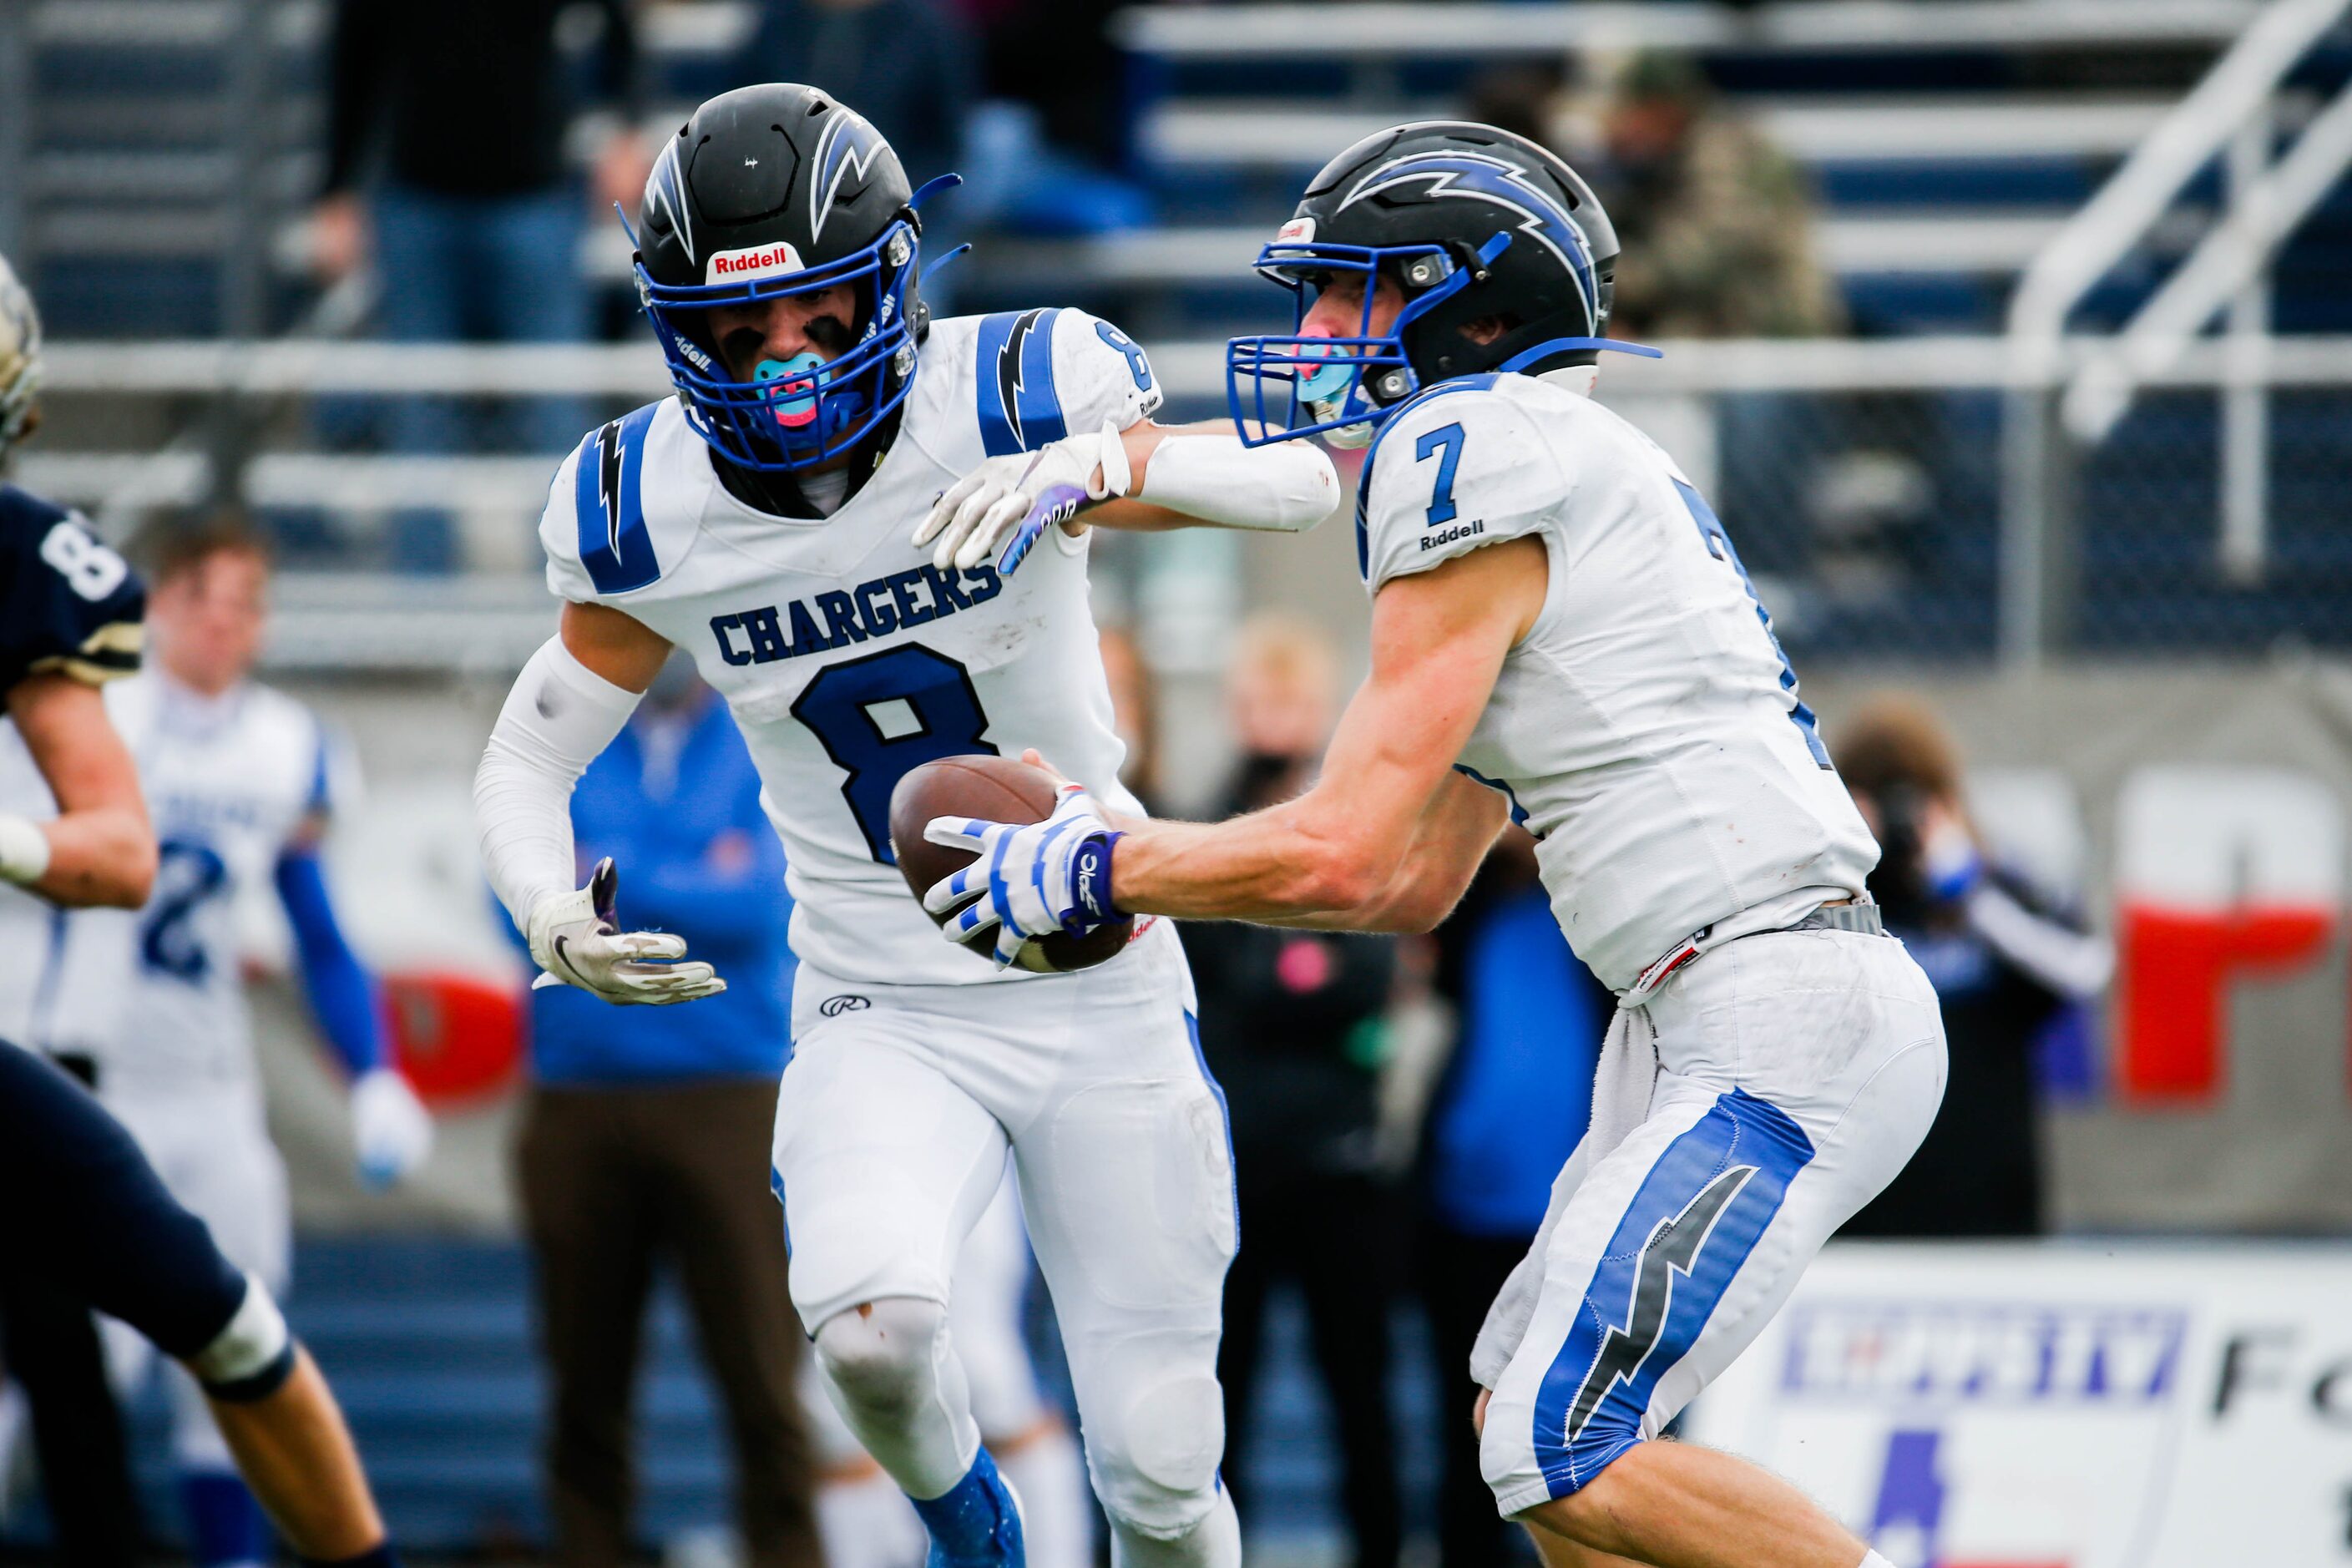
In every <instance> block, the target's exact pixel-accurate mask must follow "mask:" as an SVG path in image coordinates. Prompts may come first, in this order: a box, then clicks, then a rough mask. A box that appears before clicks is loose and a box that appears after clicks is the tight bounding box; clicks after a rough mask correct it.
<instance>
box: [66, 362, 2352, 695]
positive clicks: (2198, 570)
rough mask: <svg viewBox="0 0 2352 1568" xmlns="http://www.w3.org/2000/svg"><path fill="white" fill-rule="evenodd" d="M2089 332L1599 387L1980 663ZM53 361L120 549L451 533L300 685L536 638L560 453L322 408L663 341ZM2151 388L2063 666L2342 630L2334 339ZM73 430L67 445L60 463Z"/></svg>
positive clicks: (1796, 627)
mask: <svg viewBox="0 0 2352 1568" xmlns="http://www.w3.org/2000/svg"><path fill="white" fill-rule="evenodd" d="M2105 347H2106V340H2105V339H2099V338H2068V339H2064V340H2062V341H2061V342H2060V343H2059V345H2058V350H2057V353H2056V355H2055V357H2054V358H2053V360H2051V361H2050V362H2049V363H2044V364H2042V365H2040V366H2030V365H2025V364H2023V363H2021V361H2020V360H2019V359H2018V358H2017V357H2016V356H2015V355H2014V354H2013V353H2011V349H2010V346H2009V345H2008V344H2007V343H2005V342H2003V341H2002V340H2001V339H1999V338H1990V337H1958V338H1924V339H1902V340H1877V341H1843V340H1819V341H1744V342H1681V343H1670V344H1668V345H1667V354H1666V357H1665V358H1664V360H1662V361H1659V362H1655V363H1650V362H1638V363H1633V362H1629V363H1623V364H1619V363H1612V364H1611V365H1610V367H1609V368H1608V370H1607V373H1606V374H1605V377H1604V380H1603V383H1602V398H1603V401H1605V402H1608V403H1610V404H1612V405H1613V406H1616V407H1618V408H1619V409H1620V410H1621V411H1622V412H1624V413H1625V414H1626V415H1627V416H1628V417H1629V418H1632V419H1633V420H1634V421H1635V422H1636V423H1638V424H1642V425H1643V426H1645V427H1646V428H1649V429H1651V430H1652V431H1653V433H1654V434H1655V435H1656V436H1657V437H1659V439H1660V440H1661V442H1662V444H1664V446H1666V447H1667V448H1668V449H1669V450H1670V451H1672V452H1674V453H1675V456H1676V458H1678V460H1680V461H1681V462H1682V464H1683V465H1684V466H1685V468H1687V469H1689V470H1690V472H1691V474H1692V477H1693V479H1695V480H1696V481H1697V482H1698V483H1699V484H1700V485H1701V486H1702V487H1703V488H1705V489H1707V490H1708V491H1709V493H1710V494H1711V495H1713V496H1714V497H1715V498H1716V500H1717V505H1718V509H1719V510H1721V511H1722V513H1723V515H1724V517H1725V520H1726V521H1727V525H1728V526H1729V527H1730V529H1731V530H1732V532H1733V535H1734V537H1735V538H1737V539H1738V541H1739V543H1740V548H1741V551H1742V552H1743V555H1744V556H1745V558H1746V560H1747V563H1748V567H1749V569H1750V570H1751V571H1752V572H1754V573H1755V574H1756V575H1757V576H1758V578H1759V580H1760V581H1762V582H1763V583H1764V584H1765V587H1766V594H1765V596H1766V598H1767V600H1768V602H1769V603H1771V604H1772V605H1773V608H1774V611H1775V614H1776V616H1779V617H1780V626H1781V628H1782V630H1783V631H1784V633H1785V634H1786V635H1787V637H1789V640H1790V642H1791V644H1792V645H1793V646H1800V647H1808V648H1818V649H1823V650H1827V651H1830V652H1832V653H1839V652H1845V653H1855V654H1868V655H1870V656H1872V657H1885V656H1893V657H1907V658H1921V659H1927V660H1963V661H1978V660H1983V659H1987V658H1991V657H1992V656H1993V654H1994V652H1995V649H1996V646H1997V644H1996V631H1997V627H1998V626H1999V625H2000V584H2001V580H2002V569H2003V563H2002V554H2001V552H2002V540H2001V536H2000V528H1999V527H1998V525H1997V520H1998V519H1999V518H2000V517H2001V516H2002V515H2003V513H2004V510H2006V508H2007V505H2008V498H2006V497H2005V495H2004V491H2003V489H2002V487H2003V485H2004V483H2005V482H2006V477H2005V475H2004V472H2003V468H2002V465H2001V462H2000V450H2001V441H2002V425H2003V421H2004V419H2005V418H2007V417H2010V416H2011V415H2012V414H2013V413H2014V411H2015V409H2016V408H2018V407H2019V406H2021V403H2020V400H2019V397H2018V395H2020V394H2027V395H2031V396H2032V399H2034V400H2036V402H2037V404H2038V405H2047V403H2048V400H2049V399H2051V398H2053V397H2055V396H2056V395H2059V393H2060V392H2061V391H2062V390H2063V387H2064V386H2065V385H2066V384H2068V382H2069V380H2070V378H2072V377H2073V376H2074V375H2075V374H2079V373H2080V371H2081V370H2082V368H2083V367H2084V366H2085V365H2087V364H2090V363H2094V362H2095V358H2096V356H2097V355H2098V354H2100V353H2103V352H2105ZM48 357H49V380H48V385H49V395H50V397H51V398H52V400H53V401H54V403H55V404H56V405H57V407H58V411H59V414H60V417H59V418H58V420H57V421H56V422H55V425H54V432H55V437H56V438H55V439H51V438H49V437H45V438H44V439H43V440H42V441H40V442H37V443H35V444H34V445H33V446H32V447H29V448H28V449H27V450H26V453H25V456H24V458H23V462H22V471H21V474H20V476H19V477H20V479H21V481H22V482H24V483H26V484H27V485H29V486H31V487H33V488H35V489H42V490H46V491H48V492H50V493H54V494H56V495H58V496H59V497H60V498H61V499H65V500H72V501H74V502H77V503H79V504H81V505H83V506H85V507H87V508H89V510H91V511H92V512H93V514H94V515H95V516H96V517H97V518H98V519H99V521H100V525H101V526H102V527H103V528H105V529H106V531H109V532H110V533H111V534H114V535H116V536H121V535H122V534H124V533H126V532H128V531H130V530H131V527H132V526H134V525H135V524H136V523H137V522H138V521H141V520H142V518H143V517H145V516H147V515H150V514H152V513H154V512H156V511H158V510H164V509H169V508H175V507H187V506H194V505H197V504H200V503H203V502H205V501H206V500H214V499H221V500H237V501H241V502H243V503H244V504H246V505H247V506H248V507H250V508H252V509H254V510H257V512H258V513H259V514H261V515H262V516H263V517H264V518H265V519H268V520H272V521H284V520H289V519H291V520H293V521H296V522H297V523H299V525H300V526H301V527H304V528H308V529H310V530H312V531H314V532H315V531H322V530H323V531H325V532H326V533H327V534H329V535H331V536H332V537H334V538H337V539H340V540H342V541H343V542H346V543H349V544H352V546H353V548H352V549H351V550H349V551H347V552H345V553H344V554H343V555H341V556H338V555H337V554H336V553H335V552H332V551H330V552H324V555H323V557H322V558H323V559H324V560H325V561H326V562H327V563H329V564H335V563H339V562H346V561H348V562H359V561H363V560H365V559H366V556H365V553H364V545H365V543H366V542H367V541H368V540H369V539H370V538H371V537H373V534H372V532H371V531H372V530H374V531H380V530H381V529H382V527H383V524H384V521H385V519H386V518H387V516H388V515H390V514H392V513H394V512H396V511H398V510H400V509H403V508H441V509H446V510H449V511H452V512H457V513H463V514H465V515H466V516H467V518H468V519H469V520H470V521H469V524H468V527H467V531H466V537H467V540H468V541H469V542H471V554H470V561H471V563H472V568H473V569H472V570H469V571H467V572H465V573H461V574H457V575H456V576H452V577H416V576H408V577H404V576H399V575H396V574H389V573H383V572H369V571H362V570H352V569H349V568H348V566H346V567H345V568H344V569H341V570H331V571H306V570H299V569H296V570H291V571H289V573H288V574H287V575H286V577H285V580H284V587H283V590H282V593H281V602H282V605H283V608H284V611H285V613H284V615H283V616H281V618H280V626H279V628H278V637H277V640H276V643H275V646H274V648H273V653H272V658H273V661H274V662H276V663H277V664H278V665H279V666H280V667H288V666H294V667H303V668H362V669H393V668H493V667H499V666H508V667H511V666H512V665H513V664H516V663H519V662H520V658H521V657H522V656H523V655H525V654H527V653H528V652H529V650H530V647H533V646H535V645H536V643H537V642H538V641H539V640H540V639H541V637H544V636H545V632H546V626H547V605H546V600H545V598H544V596H543V594H542V593H541V590H540V588H539V587H538V584H537V582H536V575H535V572H534V567H535V564H536V562H537V559H538V549H537V544H536V542H535V539H534V536H533V530H534V528H535V525H536V521H537V519H538V516H539V513H540V510H541V507H542V506H543V504H544V502H545V498H546V493H547V485H548V481H549V479H550V477H551V475H552V473H553V471H554V468H555V465H556V462H557V460H558V455H557V454H515V453H497V454H467V455H448V456H435V455H406V456H393V455H378V454H359V453H351V452H338V451H332V450H322V449H320V444H319V442H318V441H317V440H316V439H315V438H314V437H313V436H312V430H313V428H314V422H313V419H312V416H314V415H315V414H316V412H317V410H318V409H319V408H320V406H321V405H328V404H347V403H351V402H353V401H358V402H361V403H366V402H381V401H382V400H383V399H385V398H388V397H392V396H404V395H421V394H441V395H453V396H467V397H473V398H484V397H490V398H511V397H516V396H524V395H545V394H546V392H547V391H548V389H549V388H551V387H560V388H562V389H564V390H565V391H566V392H567V393H569V394H572V395H578V396H581V397H583V398H586V399H588V400H589V401H591V402H592V403H594V404H596V405H599V407H600V409H601V411H602V412H603V413H604V414H608V415H609V414H614V413H617V412H619V411H620V410H622V409H625V408H626V407H628V406H630V405H634V404H636V403H638V402H641V401H644V400H645V399H647V398H650V397H656V396H659V395H663V394H664V392H665V390H666V378H665V377H664V375H663V373H662V368H661V364H660V362H659V358H658V356H657V355H656V353H654V351H653V350H652V349H651V347H650V346H640V345H629V346H618V347H499V346H478V347H456V346H439V347H406V346H398V345H389V344H374V343H339V344H314V343H286V342H267V343H260V344H253V345H236V344H225V343H218V342H189V343H169V344H150V345H145V346H142V347H132V346H129V345H115V344H107V343H90V342H80V343H58V344H54V345H52V348H51V350H50V353H49V356H48ZM1152 360H1153V364H1154V367H1155V370H1156V372H1157V374H1159V376H1160V379H1161V381H1162V383H1163V384H1165V385H1166V387H1167V388H1168V390H1169V393H1170V396H1171V405H1170V406H1171V410H1172V415H1171V416H1178V417H1199V416H1210V417H1213V416H1216V415H1218V414H1220V413H1221V412H1222V411H1223V405H1224V396H1223V394H1224V374H1223V345H1222V344H1221V343H1216V342H1175V343H1165V344H1158V345H1153V349H1152ZM2146 385H2147V394H2146V395H2144V396H2143V397H2142V398H2141V399H2140V400H2139V401H2138V402H2137V404H2136V405H2135V406H2134V407H2133V409H2132V411H2131V412H2130V414H2129V415H2128V416H2126V418H2125V419H2124V421H2123V422H2122V423H2121V424H2120V425H2119V426H2117V427H2116V431H2115V433H2114V434H2113V435H2112V436H2111V437H2110V438H2109V439H2108V440H2107V441H2106V442H2105V444H2104V445H2102V446H2101V447H2098V448H2096V449H2095V450H2093V451H2089V452H2086V453H2084V454H2083V455H2082V456H2081V458H2080V459H2079V460H2078V461H2077V463H2076V464H2075V465H2074V467H2073V468H2072V469H2071V470H2070V471H2068V472H2067V473H2066V474H2065V475H2064V476H2063V477H2064V481H2065V482H2066V483H2067V484H2068V485H2069V486H2071V487H2072V489H2073V490H2074V495H2075V498H2076V500H2075V505H2074V510H2076V511H2078V512H2079V513H2080V515H2082V516H2084V517H2085V518H2095V519H2097V520H2098V523H2097V526H2095V527H2085V528H2084V529H2082V530H2080V531H2078V534H2077V536H2076V537H2075V538H2074V541H2073V545H2072V549H2073V555H2072V558H2071V559H2070V560H2069V561H2067V562H2065V563H2062V566H2063V570H2060V571H2058V572H2057V573H2056V574H2054V576H2053V589H2052V591H2053V592H2057V593H2062V594H2065V595H2070V597H2071V605H2070V614H2069V617H2068V619H2069V624H2070V625H2071V626H2072V627H2073V628H2074V629H2073V631H2072V632H2071V633H2070V637H2069V639H2068V640H2067V641H2066V642H2065V643H2064V644H2063V645H2060V646H2058V647H2053V650H2052V651H2053V653H2056V654H2062V655H2071V654H2079V653H2105V652H2124V651H2133V652H2167V651H2180V652H2188V651H2200V652H2212V651H2228V650H2237V651H2241V652H2246V651H2255V650H2260V649H2263V648H2265V647H2271V646H2273V645H2274V644H2276V643H2277V642H2279V641H2280V640H2281V639H2294V640H2302V641H2306V642H2314V643H2320V644H2337V645H2343V644H2352V539H2347V538H2346V537H2344V536H2343V531H2342V530H2341V528H2340V527H2339V526H2338V525H2337V522H2336V519H2337V518H2338V517H2339V515H2340V510H2339V505H2338V500H2339V498H2338V495H2337V481H2336V479H2335V478H2334V476H2336V475H2337V474H2340V472H2341V466H2342V458H2343V452H2344V448H2345V445H2346V437H2345V436H2344V434H2343V432H2344V430H2345V429H2346V427H2347V420H2346V417H2345V416H2346V414H2347V411H2352V340H2347V339H2343V338H2336V337H2267V338H2263V339H2262V340H2260V341H2259V352H2257V353H2247V352H2245V349H2244V345H2243V344H2242V343H2239V342H2235V341H2234V340H2200V341H2198V342H2192V343H2190V344H2189V345H2187V346H2186V347H2185V348H2184V350H2183V351H2182V352H2181V353H2179V354H2178V355H2177V356H2174V357H2173V358H2171V359H2170V360H2169V361H2168V363H2164V364H2162V365H2158V366H2155V367H2152V368H2151V369H2150V371H2149V373H2148V374H2147V381H2146ZM2248 387H2252V388H2256V389H2258V390H2260V391H2261V392H2262V393H2263V395H2265V396H2266V397H2267V398H2268V399H2269V400H2270V402H2271V404H2272V405H2273V419H2272V422H2271V426H2270V429H2269V445H2270V450H2269V455H2268V463H2267V468H2268V472H2269V473H2270V475H2271V481H2272V482H2271V484H2270V485H2269V487H2268V492H2267V496H2266V501H2265V504H2266V505H2267V506H2268V507H2269V508H2270V510H2271V513H2272V515H2271V516H2270V518H2269V519H2268V520H2267V521H2266V524H2265V529H2264V537H2265V538H2266V539H2267V541H2268V553H2267V555H2266V557H2265V560H2264V561H2263V563H2262V564H2261V567H2260V569H2259V570H2258V571H2257V572H2256V574H2254V575H2253V577H2252V579H2251V580H2250V579H2249V578H2248V577H2247V576H2246V575H2245V574H2243V572H2242V569H2240V568H2237V567H2233V566H2231V564H2230V563H2229V560H2228V558H2227V556H2226V554H2225V551H2224V545H2223V541H2224V539H2225V537H2226V535H2225V532H2224V530H2223V527H2222V523H2221V504H2220V487H2219V475H2220V473H2221V450H2220V447H2221V439H2222V434H2223V428H2224V421H2223V419H2222V417H2221V406H2222V404H2223V402H2224V401H2225V400H2226V399H2227V398H2228V397H2229V396H2230V395H2231V394H2232V393H2233V392H2234V391H2238V390H2242V389H2245V388H2248ZM192 399H193V400H198V403H199V405H202V406H206V407H211V408H213V409H215V411H216V412H219V413H221V414H223V416H224V418H223V421H222V423H223V424H225V425H226V427H227V428H230V429H232V430H236V431H239V432H242V433H243V434H244V440H243V442H242V444H238V443H234V442H233V443H230V444H228V445H226V446H224V445H222V444H221V443H220V442H218V441H191V442H185V443H182V444H177V445H173V446H169V447H164V448H163V450H161V451H157V450H154V449H152V447H136V446H125V447H121V448H118V449H111V450H110V449H107V447H109V446H111V445H113V443H112V442H111V441H95V440H91V439H89V437H97V436H100V435H102V434H105V433H108V432H114V431H135V430H137V429H139V428H141V427H142V426H141V424H140V422H139V421H138V420H136V419H135V418H132V417H131V410H132V409H133V407H134V406H135V405H137V404H139V403H140V402H142V400H144V401H153V402H160V403H161V404H163V405H166V406H174V407H184V406H186V405H189V404H190V402H191V400H192ZM239 409H247V410H253V411H257V412H254V413H251V414H250V415H248V416H243V417H239V416H237V411H238V410H239ZM212 427H213V426H205V428H207V429H209V428H212ZM76 431H79V432H80V433H81V437H80V438H79V439H80V444H79V446H75V447H68V446H67V445H66V441H67V440H68V439H70V438H73V437H72V433H73V432H76ZM1330 526H1335V527H1346V526H1348V524H1347V521H1346V520H1345V519H1344V518H1342V519H1339V520H1337V521H1335V522H1334V523H1333V524H1331V525H1330ZM314 558H321V557H314ZM296 564H297V565H298V567H299V563H296ZM2250 582H2251V585H2250Z"/></svg>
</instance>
